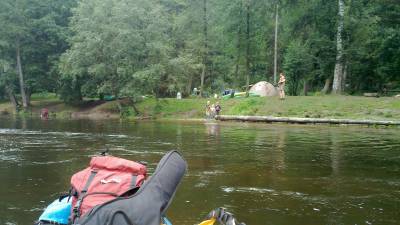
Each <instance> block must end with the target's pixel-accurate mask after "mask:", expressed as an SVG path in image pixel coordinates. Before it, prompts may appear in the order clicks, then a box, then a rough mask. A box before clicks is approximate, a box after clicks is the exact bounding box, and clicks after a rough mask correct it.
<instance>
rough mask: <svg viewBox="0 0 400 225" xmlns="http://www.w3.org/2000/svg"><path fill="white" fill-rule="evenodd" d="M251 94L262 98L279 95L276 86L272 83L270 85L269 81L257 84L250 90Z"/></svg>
mask: <svg viewBox="0 0 400 225" xmlns="http://www.w3.org/2000/svg"><path fill="white" fill-rule="evenodd" d="M249 92H250V93H253V94H256V95H259V96H261V97H266V96H276V95H278V90H277V88H276V87H274V85H272V84H271V83H268V82H267V81H260V82H258V83H256V84H255V85H253V86H252V87H251V88H250V90H249Z"/></svg>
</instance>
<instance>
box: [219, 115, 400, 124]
mask: <svg viewBox="0 0 400 225" xmlns="http://www.w3.org/2000/svg"><path fill="white" fill-rule="evenodd" d="M215 119H216V120H220V121H244V122H266V123H274V122H278V123H300V124H308V123H311V124H316V123H322V124H359V125H386V126H389V125H400V121H387V120H352V119H322V118H300V117H273V116H229V115H218V116H216V117H215Z"/></svg>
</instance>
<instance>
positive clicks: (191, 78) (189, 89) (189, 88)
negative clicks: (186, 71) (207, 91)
mask: <svg viewBox="0 0 400 225" xmlns="http://www.w3.org/2000/svg"><path fill="white" fill-rule="evenodd" d="M192 84H193V76H192V74H190V75H189V79H188V83H187V85H186V93H187V94H188V95H191V93H192Z"/></svg>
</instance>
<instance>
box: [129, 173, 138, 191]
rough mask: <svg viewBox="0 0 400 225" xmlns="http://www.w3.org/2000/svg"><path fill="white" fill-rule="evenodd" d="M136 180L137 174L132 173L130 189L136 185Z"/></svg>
mask: <svg viewBox="0 0 400 225" xmlns="http://www.w3.org/2000/svg"><path fill="white" fill-rule="evenodd" d="M136 180H137V176H135V175H132V180H131V185H130V188H131V189H132V188H135V187H136Z"/></svg>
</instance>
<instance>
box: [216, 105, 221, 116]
mask: <svg viewBox="0 0 400 225" xmlns="http://www.w3.org/2000/svg"><path fill="white" fill-rule="evenodd" d="M219 112H221V105H220V104H219V102H217V103H215V114H216V115H217V116H218V115H219Z"/></svg>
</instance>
